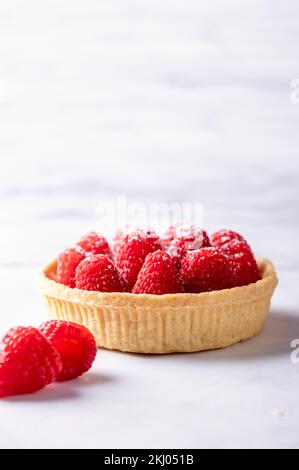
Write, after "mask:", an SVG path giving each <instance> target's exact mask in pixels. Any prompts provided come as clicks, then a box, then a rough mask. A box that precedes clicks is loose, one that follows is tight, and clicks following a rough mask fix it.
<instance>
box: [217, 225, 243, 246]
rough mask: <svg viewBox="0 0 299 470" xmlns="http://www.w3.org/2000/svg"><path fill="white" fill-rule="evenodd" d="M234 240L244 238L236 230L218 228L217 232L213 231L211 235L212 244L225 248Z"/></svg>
mask: <svg viewBox="0 0 299 470" xmlns="http://www.w3.org/2000/svg"><path fill="white" fill-rule="evenodd" d="M234 240H240V241H245V239H244V238H243V237H242V235H240V234H239V233H237V232H234V231H233V230H227V229H224V230H218V232H215V233H213V235H212V236H211V244H212V246H217V247H218V248H225V247H226V246H227V245H228V244H229V243H230V242H232V241H234Z"/></svg>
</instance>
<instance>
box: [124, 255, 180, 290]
mask: <svg viewBox="0 0 299 470" xmlns="http://www.w3.org/2000/svg"><path fill="white" fill-rule="evenodd" d="M177 292H182V287H181V285H180V282H179V279H178V272H177V269H176V266H175V263H174V261H173V259H172V257H171V256H170V255H169V254H168V253H165V252H164V251H161V250H159V251H156V252H154V253H150V254H149V255H147V257H146V258H145V262H144V264H143V266H142V268H141V271H140V273H139V275H138V278H137V281H136V284H135V286H134V288H133V293H134V294H155V295H163V294H175V293H177Z"/></svg>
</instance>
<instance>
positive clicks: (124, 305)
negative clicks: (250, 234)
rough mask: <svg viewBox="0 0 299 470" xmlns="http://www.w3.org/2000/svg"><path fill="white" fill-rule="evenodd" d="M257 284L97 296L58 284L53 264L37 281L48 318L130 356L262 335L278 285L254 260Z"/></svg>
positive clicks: (265, 263) (267, 265) (265, 264)
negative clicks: (68, 323)
mask: <svg viewBox="0 0 299 470" xmlns="http://www.w3.org/2000/svg"><path fill="white" fill-rule="evenodd" d="M257 262H258V266H259V269H260V273H261V280H259V281H257V282H256V283H254V284H249V285H247V286H242V287H235V288H232V289H224V290H219V291H213V292H203V293H200V294H166V295H149V294H131V293H101V292H91V291H84V290H80V289H72V288H70V287H67V286H65V285H63V284H59V283H57V282H56V270H57V261H56V260H54V261H52V262H51V263H50V264H48V265H47V266H46V267H45V269H44V270H43V272H42V273H41V274H40V276H39V279H38V285H39V289H40V290H41V292H42V294H43V297H44V299H45V303H46V307H47V310H48V312H49V315H50V317H51V318H53V319H63V320H68V321H73V322H76V323H79V324H83V325H85V326H86V327H87V328H89V330H90V331H91V332H92V333H93V334H94V336H95V338H96V341H97V345H98V347H103V348H107V349H117V350H120V351H127V352H132V353H147V354H165V353H174V352H194V351H202V350H207V349H217V348H224V347H227V346H230V345H232V344H234V343H237V342H239V341H243V340H246V339H248V338H250V337H252V336H254V335H256V334H257V333H259V331H260V330H261V329H262V327H263V325H264V323H265V321H266V319H267V316H268V313H269V308H270V302H271V297H272V294H273V292H274V289H275V287H276V284H277V277H276V273H275V269H274V266H273V264H272V263H271V262H270V261H269V260H267V259H265V258H257Z"/></svg>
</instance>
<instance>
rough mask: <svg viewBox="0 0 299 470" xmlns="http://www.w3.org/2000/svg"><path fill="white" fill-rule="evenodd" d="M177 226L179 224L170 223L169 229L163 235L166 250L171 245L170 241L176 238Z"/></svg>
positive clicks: (162, 241)
mask: <svg viewBox="0 0 299 470" xmlns="http://www.w3.org/2000/svg"><path fill="white" fill-rule="evenodd" d="M177 227H178V226H177V225H170V227H169V228H168V230H167V231H166V232H165V233H164V234H163V235H162V237H161V243H162V246H163V248H164V249H165V250H166V249H167V248H168V247H169V245H170V243H171V242H172V241H173V240H174V239H175V238H176V236H177Z"/></svg>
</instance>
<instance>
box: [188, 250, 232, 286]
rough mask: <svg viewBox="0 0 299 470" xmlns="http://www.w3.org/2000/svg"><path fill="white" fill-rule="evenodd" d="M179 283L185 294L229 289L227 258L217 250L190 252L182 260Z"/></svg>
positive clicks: (230, 277) (230, 279)
mask: <svg viewBox="0 0 299 470" xmlns="http://www.w3.org/2000/svg"><path fill="white" fill-rule="evenodd" d="M180 276H181V281H182V285H183V288H184V290H185V292H191V293H192V292H194V293H196V292H207V291H213V290H221V289H226V288H228V287H231V284H232V274H231V270H230V265H229V259H228V257H227V256H226V255H225V254H224V253H223V252H222V251H221V250H220V249H219V248H215V247H212V248H201V249H200V250H195V251H190V252H189V253H187V255H186V256H185V257H184V258H183V260H182V268H181V273H180Z"/></svg>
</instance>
